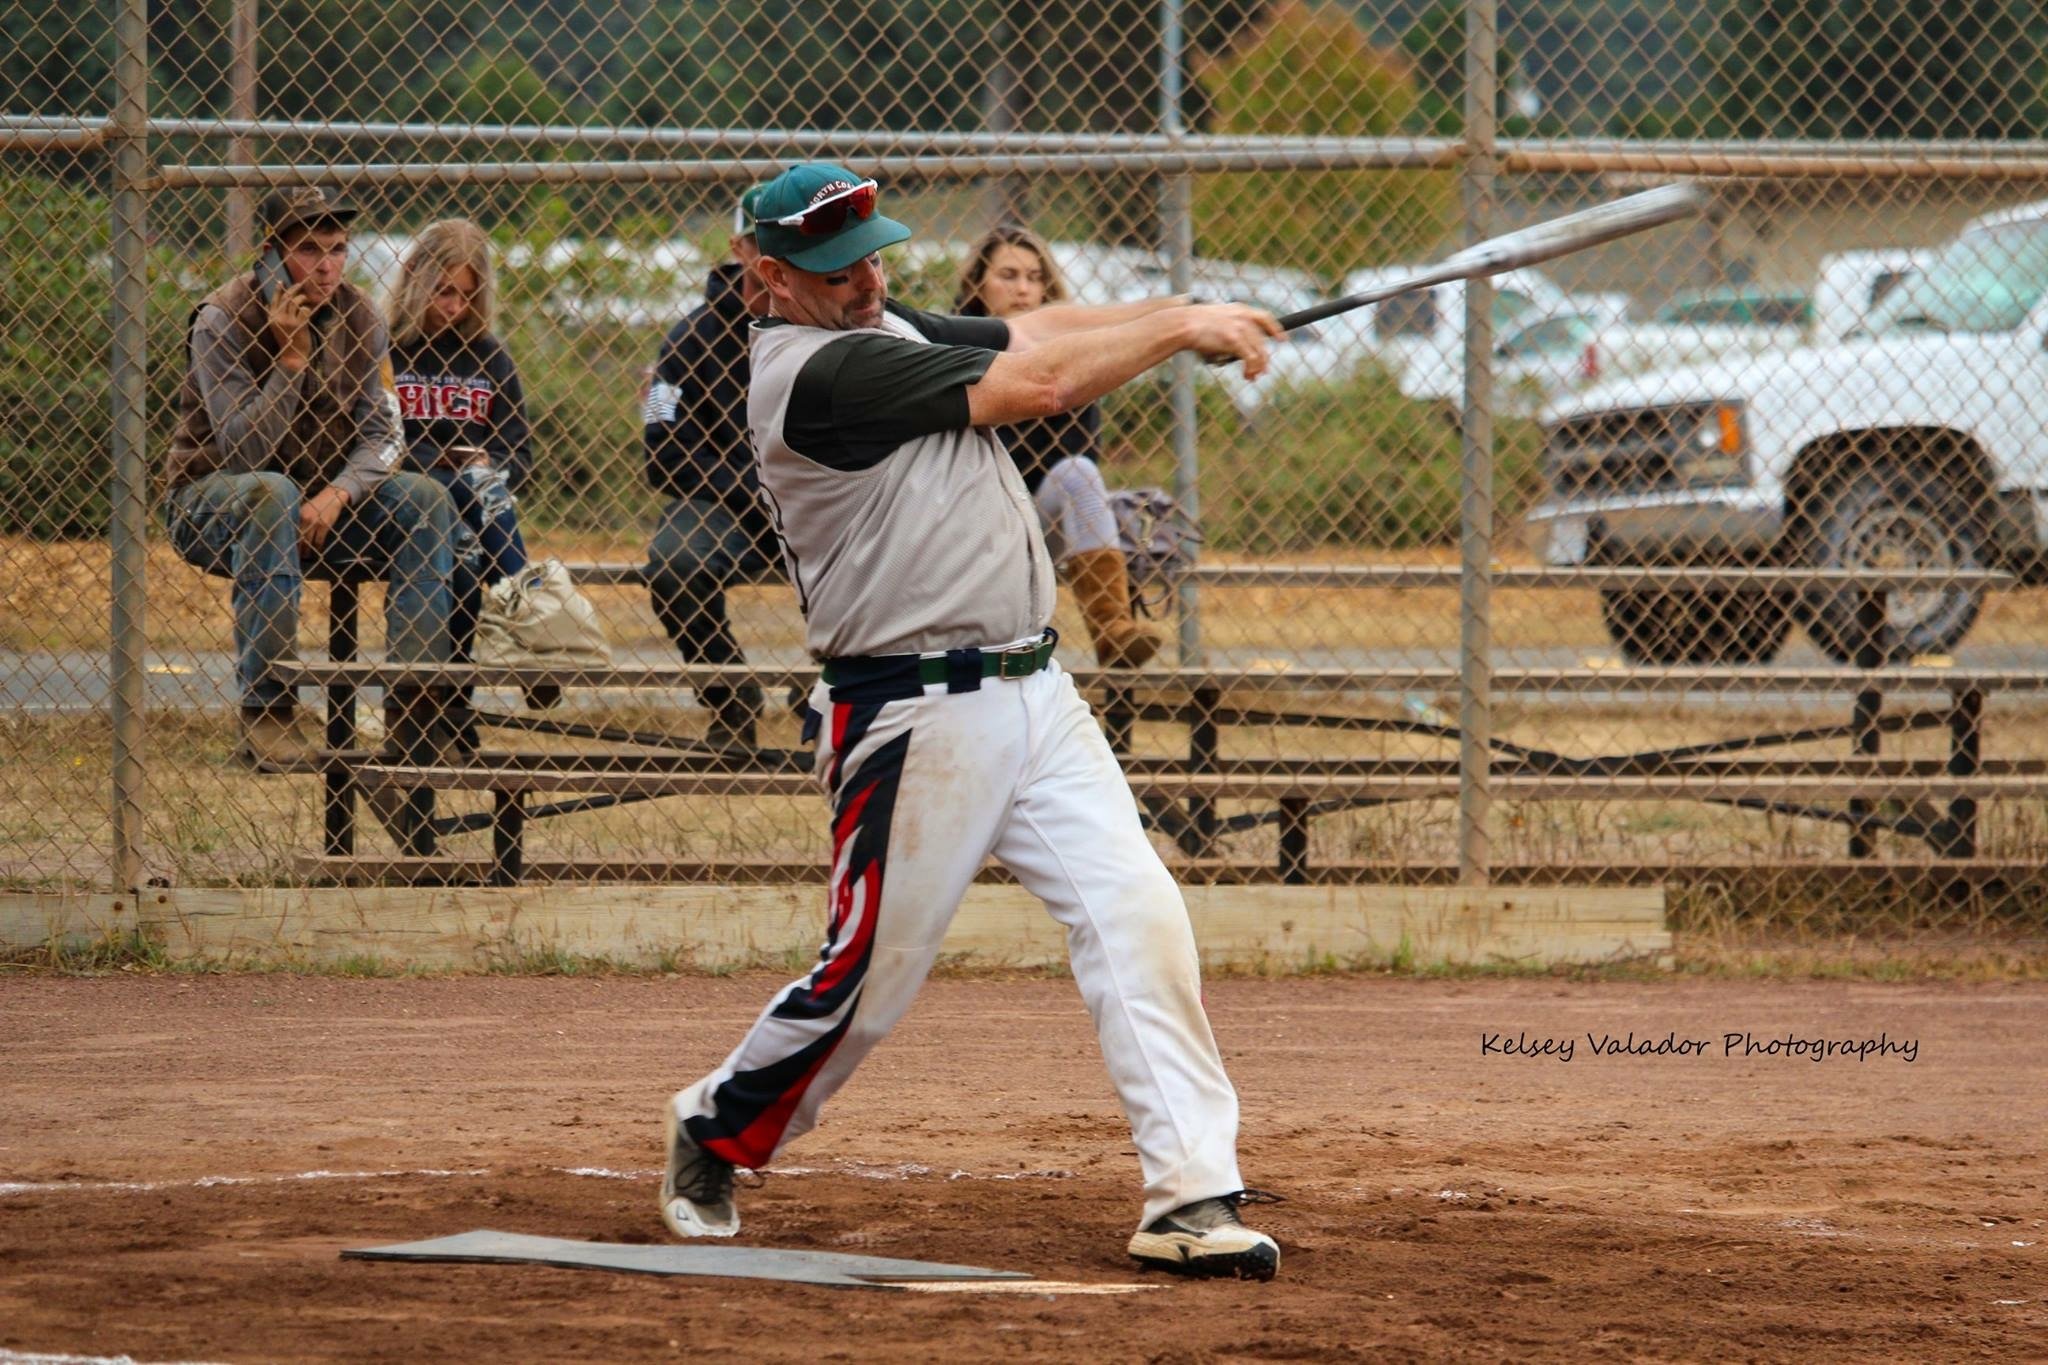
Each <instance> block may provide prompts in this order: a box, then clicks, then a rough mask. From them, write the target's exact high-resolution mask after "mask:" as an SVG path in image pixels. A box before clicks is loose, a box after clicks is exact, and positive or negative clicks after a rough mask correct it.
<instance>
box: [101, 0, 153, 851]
mask: <svg viewBox="0 0 2048 1365" xmlns="http://www.w3.org/2000/svg"><path fill="white" fill-rule="evenodd" d="M114 43H115V56H114V128H115V134H114V139H113V142H114V201H113V218H112V224H111V226H112V237H113V242H112V246H113V258H114V337H113V363H112V376H111V378H112V388H113V409H114V410H113V413H112V418H113V443H114V444H113V451H114V470H113V483H112V488H111V496H110V499H109V500H110V502H111V504H112V509H111V523H110V525H109V527H108V537H109V541H110V545H111V549H112V552H113V596H114V601H113V618H112V627H113V639H112V642H111V645H110V648H109V658H108V661H107V662H108V670H109V673H110V675H111V681H112V684H113V685H112V689H111V695H112V709H113V728H114V751H113V766H114V785H113V794H112V795H113V836H114V847H113V863H114V885H113V888H112V889H113V890H115V891H117V892H121V891H126V890H128V889H130V888H132V887H134V886H136V885H137V884H138V883H140V882H141V880H142V801H143V770H142V724H143V714H142V712H143V696H142V654H143V650H144V649H145V648H146V647H147V640H146V638H145V635H144V631H143V608H144V589H145V576H144V575H145V561H144V557H143V535H144V529H145V527H144V517H145V515H146V509H145V506H144V499H145V497H146V495H147V490H148V487H149V472H148V470H147V469H146V468H145V467H144V465H143V451H144V447H145V444H146V441H147V436H148V433H147V430H146V428H145V426H144V416H145V413H144V404H145V402H146V401H147V399H146V389H145V385H144V348H145V346H146V340H145V332H144V321H145V319H144V310H145V309H146V308H147V306H148V301H149V290H148V262H147V260H146V259H145V258H144V254H143V245H144V240H145V238H144V234H145V231H146V226H147V224H146V218H147V213H148V206H147V202H146V200H145V198H144V191H143V187H142V181H143V176H144V173H145V172H146V170H147V168H148V152H149V148H148V142H147V138H148V129H147V127H146V126H145V120H146V119H147V118H148V116H149V91H148V80H149V61H148V53H149V30H148V11H147V9H146V7H145V3H144V0H121V5H120V8H119V9H118V10H117V11H116V12H115V16H114Z"/></svg>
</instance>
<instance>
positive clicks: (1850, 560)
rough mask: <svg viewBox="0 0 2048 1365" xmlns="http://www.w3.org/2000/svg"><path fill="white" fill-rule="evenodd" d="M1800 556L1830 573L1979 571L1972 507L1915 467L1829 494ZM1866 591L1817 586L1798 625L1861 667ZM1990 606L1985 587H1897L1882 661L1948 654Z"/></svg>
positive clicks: (1888, 609) (1868, 474) (1883, 634)
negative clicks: (1861, 608)
mask: <svg viewBox="0 0 2048 1365" xmlns="http://www.w3.org/2000/svg"><path fill="white" fill-rule="evenodd" d="M1800 557H1801V559H1802V560H1803V561H1804V562H1805V563H1807V564H1808V565H1811V566H1813V567H1815V568H1826V569H1902V570H1903V569H1926V570H1930V571H1934V570H1941V569H1975V568H1978V567H1980V566H1981V560H1980V559H1979V554H1978V538H1977V532H1976V530H1975V528H1974V527H1973V526H1972V524H1971V519H1970V515H1969V508H1968V504H1967V503H1966V502H1965V501H1964V500H1963V499H1962V498H1960V497H1958V496H1957V494H1956V492H1955V490H1954V489H1953V488H1951V487H1950V486H1949V485H1948V484H1947V483H1945V482H1944V481H1943V480H1941V479H1940V478H1939V477H1936V476H1933V475H1923V474H1918V473H1915V472H1913V471H1910V470H1865V471H1863V472H1861V473H1858V474H1856V475H1855V476H1854V477H1853V478H1851V479H1849V480H1848V481H1847V482H1846V483H1844V484H1843V485H1842V486H1841V487H1839V488H1836V489H1833V490H1830V491H1828V492H1827V493H1826V494H1825V495H1824V500H1823V502H1822V504H1821V506H1820V507H1819V508H1818V509H1817V511H1816V513H1815V516H1814V519H1813V527H1812V530H1811V532H1810V534H1809V537H1808V542H1807V546H1806V550H1805V553H1804V554H1802V555H1801V556H1800ZM1861 600H1862V594H1861V593H1860V592H1858V591H1856V590H1855V589H1850V588H1812V589H1808V590H1807V591H1806V593H1804V594H1803V595H1802V597H1801V599H1800V602H1801V612H1800V614H1801V623H1802V624H1803V625H1804V626H1805V627H1806V633H1807V634H1808V635H1810V636H1812V637H1813V642H1814V643H1815V644H1816V645H1819V646H1820V647H1821V649H1822V650H1824V651H1825V652H1826V653H1827V654H1828V656H1829V657H1830V658H1833V659H1834V660H1835V661H1836V662H1838V663H1845V664H1848V663H1855V662H1856V653H1857V645H1858V643H1859V642H1860V641H1861V639H1862V634H1863V632H1862V631H1861V630H1860V629H1859V627H1858V626H1857V622H1856V613H1857V607H1858V605H1859V603H1860V602H1861ZM1983 605H1984V592H1983V589H1981V588H1967V587H1945V588H1930V589H1927V590H1926V591H1924V592H1894V593H1891V594H1890V595H1889V598H1888V600H1887V601H1886V603H1885V620H1884V623H1883V625H1882V626H1881V627H1880V630H1879V635H1878V639H1877V648H1878V653H1879V655H1880V656H1881V657H1882V659H1883V660H1884V662H1886V663H1903V662H1905V661H1906V660H1908V659H1911V658H1912V657H1913V656H1914V655H1916V654H1946V653H1948V652H1949V651H1950V650H1951V649H1954V648H1955V646H1956V645H1957V644H1958V643H1959V642H1960V641H1961V640H1962V638H1963V636H1964V635H1966V634H1968V633H1969V630H1970V627H1971V626H1972V625H1973V624H1975V623H1976V620H1977V613H1978V611H1979V610H1980V609H1982V607H1983Z"/></svg>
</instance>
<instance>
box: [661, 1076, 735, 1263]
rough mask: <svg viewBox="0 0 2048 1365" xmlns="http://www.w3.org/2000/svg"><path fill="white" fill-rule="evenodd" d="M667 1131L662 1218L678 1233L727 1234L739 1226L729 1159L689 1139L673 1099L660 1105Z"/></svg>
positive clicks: (708, 1235) (690, 1234) (731, 1233)
mask: <svg viewBox="0 0 2048 1365" xmlns="http://www.w3.org/2000/svg"><path fill="white" fill-rule="evenodd" d="M662 1119H663V1123H664V1124H665V1126H666V1128H667V1132H668V1174H667V1175H666V1176H664V1177H662V1181H661V1221H662V1222H664V1223H666V1224H668V1230H669V1231H670V1232H673V1233H674V1234H675V1235H676V1236H678V1237H730V1236H732V1235H733V1234H734V1233H736V1232H738V1231H739V1230H740V1211H739V1208H738V1206H737V1205H735V1204H734V1203H733V1200H732V1163H731V1162H730V1161H727V1160H725V1159H724V1158H723V1157H719V1156H714V1155H713V1154H712V1153H710V1152H707V1151H705V1150H704V1149H703V1148H702V1147H699V1146H698V1145H697V1144H696V1143H694V1142H692V1141H691V1140H690V1135H689V1134H688V1133H686V1132H684V1131H683V1125H682V1123H681V1121H680V1120H678V1119H677V1118H676V1106H675V1102H674V1101H673V1100H671V1101H670V1102H669V1103H668V1104H666V1105H664V1106H662Z"/></svg>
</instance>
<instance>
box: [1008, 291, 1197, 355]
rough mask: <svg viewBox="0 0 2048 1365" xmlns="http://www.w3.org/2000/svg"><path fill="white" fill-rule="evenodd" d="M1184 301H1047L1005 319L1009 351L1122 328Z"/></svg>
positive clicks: (1177, 305)
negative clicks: (1031, 309)
mask: <svg viewBox="0 0 2048 1365" xmlns="http://www.w3.org/2000/svg"><path fill="white" fill-rule="evenodd" d="M1186 302H1187V300H1186V299H1185V298H1181V297H1178V296H1176V297H1173V298H1164V299H1140V300H1139V301H1138V302H1136V303H1106V304H1086V303H1055V304H1050V305H1048V306H1047V307H1044V308H1039V309H1034V310H1033V311H1032V312H1029V313H1025V314H1022V315H1020V316H1018V317H1014V318H1009V319H1007V321H1008V322H1009V324H1010V347H1011V349H1012V350H1020V351H1021V350H1028V349H1029V348H1031V347H1033V346H1042V345H1044V344H1045V343H1046V342H1048V341H1053V340H1057V339H1058V338H1060V337H1065V336H1073V335H1074V334H1075V333H1077V332H1093V331H1099V330H1101V329H1102V328H1105V327H1121V326H1123V324H1125V323H1127V322H1136V321H1137V320H1138V319H1139V318H1146V317H1150V316H1152V315H1153V314H1154V313H1158V312H1163V311H1164V310H1166V309H1168V308H1177V307H1179V306H1180V305H1182V304H1184V303H1186Z"/></svg>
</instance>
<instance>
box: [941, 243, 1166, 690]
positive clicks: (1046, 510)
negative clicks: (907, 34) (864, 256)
mask: <svg viewBox="0 0 2048 1365" xmlns="http://www.w3.org/2000/svg"><path fill="white" fill-rule="evenodd" d="M1067 294H1068V290H1067V283H1066V281H1065V280H1064V279H1062V278H1061V276H1060V270H1059V266H1058V265H1057V264H1055V263H1054V261H1053V258H1052V252H1051V250H1050V249H1049V248H1048V247H1047V246H1046V244H1045V242H1044V241H1043V240H1041V239H1040V238H1039V236H1038V234H1036V233H1034V232H1031V231H1028V230H1027V229H1024V228H1021V227H998V228H994V229H991V230H990V231H989V232H988V234H987V235H985V236H984V237H983V238H982V239H981V240H980V241H979V242H977V243H975V246H974V251H973V253H972V254H971V255H970V256H969V257H968V259H967V266H966V268H965V269H964V270H963V271H962V272H961V275H960V288H959V291H958V293H957V294H956V296H955V297H954V300H953V311H954V312H956V313H964V314H966V315H968V316H970V317H993V318H1007V317H1014V316H1016V315H1017V314H1019V313H1028V312H1030V311H1031V310H1032V309H1034V308H1038V307H1041V306H1043V305H1045V304H1048V303H1059V302H1061V301H1063V300H1065V299H1066V297H1067ZM999 434H1000V435H1001V437H1002V441H1003V445H1004V447H1005V448H1006V449H1007V450H1008V451H1009V452H1010V458H1011V459H1013V460H1015V461H1016V462H1017V470H1018V472H1019V473H1021V474H1022V475H1023V476H1024V486H1025V487H1026V488H1028V489H1030V490H1031V495H1032V497H1033V498H1034V499H1036V500H1037V503H1038V516H1039V520H1040V521H1041V522H1042V523H1043V524H1044V526H1045V538H1046V545H1047V547H1048V548H1049V549H1050V550H1051V552H1052V557H1053V562H1054V563H1055V564H1057V565H1059V566H1060V567H1061V568H1062V569H1063V570H1065V572H1066V575H1067V581H1068V582H1069V583H1070V584H1072V585H1073V589H1074V596H1075V597H1076V598H1077V599H1079V601H1080V604H1081V615H1082V617H1083V618H1084V619H1085V620H1086V621H1087V623H1088V635H1089V638H1090V640H1092V641H1093V643H1094V645H1095V659H1096V662H1097V663H1099V664H1101V665H1102V666H1103V667H1104V668H1137V667H1139V666H1141V665H1143V664H1145V663H1146V662H1148V661H1149V660H1150V659H1151V658H1152V656H1153V655H1154V654H1157V653H1158V652H1159V645H1160V635H1159V632H1158V631H1157V630H1155V629H1153V627H1151V626H1150V625H1148V624H1146V623H1144V622H1141V621H1138V620H1137V619H1136V618H1134V617H1133V616H1132V615H1131V580H1130V573H1129V570H1128V567H1127V566H1126V565H1125V563H1124V554H1123V550H1122V549H1121V548H1120V543H1119V541H1118V539H1117V530H1116V517H1115V515H1114V514H1113V513H1112V512H1111V511H1110V509H1109V489H1108V487H1107V486H1106V485H1104V483H1103V481H1102V470H1101V468H1100V467H1099V464H1098V461H1099V460H1100V458H1101V450H1102V412H1101V409H1100V408H1099V407H1097V405H1095V404H1093V403H1090V404H1089V405H1088V406H1087V407H1085V408H1080V409H1078V410H1076V411H1073V412H1064V413H1060V414H1059V415H1057V416H1054V417H1042V418H1039V419H1037V420H1035V421H1030V422H1021V423H1019V424H1017V425H1016V426H1008V427H1004V428H1002V429H1001V431H1000V433H999Z"/></svg>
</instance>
